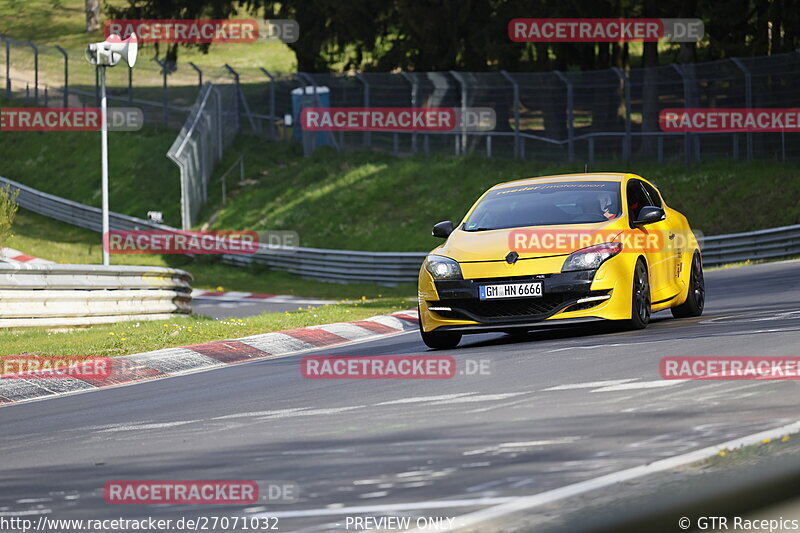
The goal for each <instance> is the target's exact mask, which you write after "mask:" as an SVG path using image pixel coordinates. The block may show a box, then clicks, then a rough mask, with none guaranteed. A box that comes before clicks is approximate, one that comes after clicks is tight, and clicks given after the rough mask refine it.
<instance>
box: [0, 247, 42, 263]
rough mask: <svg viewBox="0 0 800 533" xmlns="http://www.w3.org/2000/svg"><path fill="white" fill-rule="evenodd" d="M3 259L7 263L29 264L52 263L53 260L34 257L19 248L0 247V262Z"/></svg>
mask: <svg viewBox="0 0 800 533" xmlns="http://www.w3.org/2000/svg"><path fill="white" fill-rule="evenodd" d="M3 261H5V262H8V263H27V264H29V265H52V264H54V262H53V261H48V260H47V259H42V258H40V257H34V256H32V255H28V254H24V253H22V252H20V251H19V250H15V249H13V248H3V247H0V262H3Z"/></svg>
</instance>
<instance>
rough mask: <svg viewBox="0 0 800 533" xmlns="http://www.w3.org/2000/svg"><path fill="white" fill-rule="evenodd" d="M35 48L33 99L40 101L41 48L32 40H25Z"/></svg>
mask: <svg viewBox="0 0 800 533" xmlns="http://www.w3.org/2000/svg"><path fill="white" fill-rule="evenodd" d="M25 42H26V43H28V46H30V47H31V48H33V100H34V102H36V103H37V104H38V103H39V49H38V48H37V47H36V45H35V44H33V43H32V42H31V41H25Z"/></svg>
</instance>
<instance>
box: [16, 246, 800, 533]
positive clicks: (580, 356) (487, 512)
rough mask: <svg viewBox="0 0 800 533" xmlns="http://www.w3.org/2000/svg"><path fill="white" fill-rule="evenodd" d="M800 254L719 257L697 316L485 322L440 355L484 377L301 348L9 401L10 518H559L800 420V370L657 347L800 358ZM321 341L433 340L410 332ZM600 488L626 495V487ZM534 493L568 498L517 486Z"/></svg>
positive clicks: (336, 527)
mask: <svg viewBox="0 0 800 533" xmlns="http://www.w3.org/2000/svg"><path fill="white" fill-rule="evenodd" d="M799 267H800V262H799V261H784V262H777V263H767V264H759V265H750V266H743V267H738V268H729V269H722V270H714V271H707V272H706V284H707V285H706V286H707V291H708V292H707V295H708V298H707V305H706V309H705V313H704V315H703V316H701V317H698V318H692V319H682V320H676V319H672V318H671V317H670V316H669V313H668V312H661V313H658V314H656V315H654V316H653V322H652V323H651V324H650V326H649V327H648V328H647V329H645V330H641V331H628V332H619V331H611V330H609V329H608V328H607V327H606V326H604V325H597V326H586V325H584V326H581V327H576V326H572V327H562V328H556V327H548V328H545V329H539V330H537V331H535V332H531V333H529V334H528V335H527V336H525V337H522V338H516V337H514V338H512V337H510V336H506V335H502V334H481V335H475V336H470V337H467V338H465V340H464V341H463V343H462V347H461V348H459V349H455V350H448V351H443V352H436V353H437V354H442V353H444V354H448V355H452V356H453V357H455V359H456V360H457V362H458V365H459V368H460V369H463V368H466V366H465V362H466V361H467V360H473V361H481V360H489V361H490V363H489V364H488V368H489V372H488V373H485V374H484V375H466V374H460V375H456V376H455V377H454V378H452V379H449V380H411V381H403V380H308V379H303V378H302V377H301V373H300V357H298V356H289V357H284V358H277V359H272V360H262V361H256V362H252V363H244V364H239V365H233V366H229V367H225V368H222V369H215V370H211V371H205V372H199V373H194V374H189V375H183V376H178V377H171V378H168V379H161V380H155V381H149V382H143V383H138V384H134V385H130V386H124V387H117V388H109V389H103V390H98V391H93V392H91V393H85V394H76V395H69V396H61V397H56V398H53V399H49V400H43V401H35V402H28V403H21V404H15V405H8V406H5V407H3V408H1V409H0V416H1V417H2V421H3V427H5V428H12V427H13V428H14V431H13V432H11V431H3V432H2V435H0V447H2V449H3V450H4V453H3V460H2V462H0V498H1V499H0V516H8V514H7V513H4V512H7V511H9V510H13V512H14V515H15V516H24V517H27V518H32V519H33V520H34V521H35V520H36V519H37V518H38V517H39V516H43V515H50V516H54V517H58V518H59V519H70V518H76V519H86V518H114V517H146V516H153V517H157V518H178V517H181V516H212V515H223V514H224V515H227V516H235V515H238V516H270V517H277V518H278V521H279V530H280V531H295V532H325V531H341V530H343V529H344V527H345V521H346V520H347V517H350V519H351V521H352V519H353V517H373V518H377V517H381V516H395V517H403V516H408V517H412V518H413V517H462V518H463V517H469V516H472V517H474V518H481V519H485V520H481V521H478V522H476V523H474V525H473V526H472V527H471V529H469V530H471V531H481V532H488V531H496V530H498V529H499V528H500V527H517V526H522V525H525V524H527V525H528V526H531V527H532V528H533V529H531V530H532V531H550V530H558V529H559V527H562V528H563V527H566V526H564V523H562V522H560V520H561V519H566V517H567V516H569V514H570V513H571V512H572V511H573V510H574V509H575V508H576V507H579V506H578V505H574V504H573V505H571V503H570V500H568V499H566V498H568V497H569V496H574V497H576V498H582V497H583V496H581V495H579V493H578V492H575V493H571V492H570V491H564V492H563V495H562V496H558V494H559V493H551V492H549V491H554V489H559V488H562V487H567V486H570V485H573V484H575V483H577V482H581V481H586V480H592V479H596V478H599V477H600V476H606V475H608V474H613V473H615V472H622V471H625V470H626V469H630V468H632V467H637V466H642V465H647V464H649V463H652V462H653V461H657V460H660V459H664V458H668V457H673V456H679V455H681V454H686V453H687V452H691V451H694V450H698V449H701V448H704V447H707V446H712V445H715V444H719V443H723V442H726V441H730V440H732V439H738V438H741V437H745V436H747V435H751V434H754V433H758V432H762V431H765V430H769V429H772V428H778V427H782V426H787V425H789V424H792V423H795V422H797V414H796V394H794V392H796V387H797V384H796V383H795V382H792V381H774V380H771V381H748V382H738V381H707V382H693V381H680V380H662V379H661V378H660V375H659V361H660V359H661V358H662V357H665V356H695V355H709V356H713V355H717V356H737V355H738V356H744V355H753V354H757V355H763V356H790V355H796V349H797V346H798V345H800V322H798V320H800V312H798V309H800V299H799V298H800V268H799ZM308 353H313V354H315V355H316V354H331V355H334V354H338V355H379V356H380V355H401V354H425V353H433V352H428V350H427V349H426V347H425V346H424V345H423V344H422V341H421V340H420V337H419V334H418V333H417V332H416V331H410V332H407V333H403V334H399V335H394V336H389V337H385V338H382V339H381V340H377V341H369V342H361V343H356V344H352V345H348V346H343V347H339V348H335V349H324V350H316V351H313V352H307V354H308ZM131 477H133V478H137V479H262V480H288V481H291V482H294V483H296V484H297V485H298V486H299V489H300V497H299V500H298V501H296V502H293V503H284V504H269V505H252V506H238V507H236V506H233V507H232V506H225V507H221V506H196V505H195V506H192V505H116V506H114V505H108V504H106V503H105V502H104V501H103V495H102V487H103V485H104V484H105V483H106V482H107V481H109V480H113V479H126V478H131ZM612 479H613V478H612ZM598 492H602V496H604V497H606V498H613V497H615V496H617V495H619V496H622V495H624V492H625V486H624V485H619V484H611V485H610V486H609V487H608V488H605V489H602V490H601V491H598ZM598 492H595V493H591V494H590V495H589V496H590V497H592V498H596V497H598ZM535 494H544V495H550V494H552V495H553V497H552V498H551V501H550V502H549V504H548V505H546V506H545V505H538V506H537V505H536V503H535V500H534V501H529V500H519V498H522V497H526V496H530V495H535ZM587 499H588V497H587ZM583 501H584V502H585V501H586V499H584V500H583ZM509 502H518V503H520V505H518V506H516V507H515V506H513V505H510V506H509V505H508V504H509ZM526 502H529V503H526ZM514 509H517V511H518V512H517V513H516V514H512V513H511V512H510V511H511V510H514ZM477 511H483V513H482V514H481V515H474V514H471V513H475V512H477ZM623 512H633V509H631V508H630V507H624V506H623ZM585 525H586V524H584V526H585ZM578 529H580V528H579V527H578V525H577V524H576V523H573V524H572V525H571V526H569V527H568V528H567V529H566V530H569V531H575V530H578ZM464 530H465V531H466V530H467V529H464Z"/></svg>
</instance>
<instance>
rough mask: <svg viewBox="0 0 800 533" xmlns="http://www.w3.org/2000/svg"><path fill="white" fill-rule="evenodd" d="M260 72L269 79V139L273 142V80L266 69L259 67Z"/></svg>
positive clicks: (275, 118)
mask: <svg viewBox="0 0 800 533" xmlns="http://www.w3.org/2000/svg"><path fill="white" fill-rule="evenodd" d="M260 70H261V72H263V73H264V76H266V77H267V78H269V138H270V139H272V140H275V121H276V120H277V119H278V117H277V116H275V78H274V77H273V76H272V74H270V73H269V71H268V70H267V69H265V68H263V67H261V68H260Z"/></svg>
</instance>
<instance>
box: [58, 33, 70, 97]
mask: <svg viewBox="0 0 800 533" xmlns="http://www.w3.org/2000/svg"><path fill="white" fill-rule="evenodd" d="M55 47H56V50H58V51H59V52H61V55H63V56H64V107H69V55H67V52H66V50H64V49H63V48H61V47H60V46H58V45H55Z"/></svg>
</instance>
